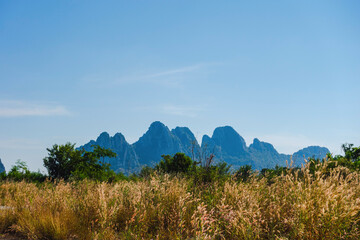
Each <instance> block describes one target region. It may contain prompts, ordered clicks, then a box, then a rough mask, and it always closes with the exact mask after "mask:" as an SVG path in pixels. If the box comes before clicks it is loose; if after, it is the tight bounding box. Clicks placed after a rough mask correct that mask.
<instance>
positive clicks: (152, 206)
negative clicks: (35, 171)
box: [0, 167, 360, 239]
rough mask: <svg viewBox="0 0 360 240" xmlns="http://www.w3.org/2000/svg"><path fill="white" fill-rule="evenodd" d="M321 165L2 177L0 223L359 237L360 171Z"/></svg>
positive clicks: (49, 229) (59, 228) (68, 232)
mask: <svg viewBox="0 0 360 240" xmlns="http://www.w3.org/2000/svg"><path fill="white" fill-rule="evenodd" d="M322 170H323V169H322V168H320V169H319V170H318V171H317V172H316V173H315V175H312V174H310V172H309V170H308V169H307V168H303V169H301V170H299V171H300V172H298V173H295V174H293V173H292V174H290V173H289V174H284V175H282V176H279V177H276V178H275V179H273V182H274V183H272V184H269V182H268V181H267V180H266V178H258V177H257V176H255V175H254V176H252V177H251V180H250V181H249V182H246V183H244V182H237V181H235V180H227V181H226V182H225V183H221V184H220V183H216V182H215V183H212V184H208V185H203V186H199V185H196V187H194V186H195V185H194V184H193V182H192V181H193V180H191V179H190V178H181V177H171V176H168V175H159V176H156V175H155V176H153V177H151V178H149V179H144V180H139V181H121V182H118V183H113V184H109V183H96V182H92V181H81V182H74V183H66V182H58V183H57V184H53V183H50V182H48V183H44V184H41V185H35V184H33V183H26V182H20V183H12V182H3V183H2V184H1V185H0V197H1V199H0V205H1V206H6V208H3V209H0V231H1V232H2V233H4V232H8V231H10V232H14V233H17V234H21V235H22V236H24V237H27V238H29V239H189V238H194V239H359V238H360V231H359V226H360V224H359V219H360V185H359V177H360V176H359V173H357V172H348V171H347V169H345V168H340V167H339V168H336V169H334V170H332V172H331V173H330V175H329V174H323V172H324V171H322ZM289 171H290V170H289ZM299 176H301V177H299ZM344 176H346V177H344Z"/></svg>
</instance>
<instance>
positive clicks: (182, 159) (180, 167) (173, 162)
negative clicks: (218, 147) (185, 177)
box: [156, 153, 195, 174]
mask: <svg viewBox="0 0 360 240" xmlns="http://www.w3.org/2000/svg"><path fill="white" fill-rule="evenodd" d="M161 157H162V158H163V159H161V161H160V163H159V164H158V165H157V166H156V169H157V170H158V171H160V172H164V173H185V174H187V173H189V172H190V171H191V170H193V169H194V167H195V162H194V161H193V160H192V159H191V158H190V157H189V156H186V155H185V154H184V153H176V154H175V155H174V156H173V157H171V156H170V155H162V156H161Z"/></svg>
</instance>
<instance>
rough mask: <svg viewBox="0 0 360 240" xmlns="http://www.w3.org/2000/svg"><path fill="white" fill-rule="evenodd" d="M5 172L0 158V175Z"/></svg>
mask: <svg viewBox="0 0 360 240" xmlns="http://www.w3.org/2000/svg"><path fill="white" fill-rule="evenodd" d="M2 172H5V167H4V164H3V163H2V162H1V158H0V173H2Z"/></svg>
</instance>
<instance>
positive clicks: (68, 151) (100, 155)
mask: <svg viewBox="0 0 360 240" xmlns="http://www.w3.org/2000/svg"><path fill="white" fill-rule="evenodd" d="M47 150H48V152H49V156H48V157H46V158H44V166H45V168H46V169H47V171H48V173H49V177H51V178H53V179H64V180H68V179H71V180H82V179H85V178H88V179H94V180H99V181H114V180H116V179H117V178H118V176H117V175H116V174H115V172H114V171H113V170H111V169H110V165H109V164H107V163H105V162H104V159H105V158H106V157H115V156H116V154H115V153H114V152H112V151H111V150H109V149H104V148H101V147H100V146H94V151H92V152H87V151H85V150H83V149H81V150H78V149H75V144H71V143H67V144H65V145H57V144H55V145H54V146H53V147H52V148H51V149H49V148H48V149H47ZM100 159H101V160H102V162H100ZM119 177H121V176H119Z"/></svg>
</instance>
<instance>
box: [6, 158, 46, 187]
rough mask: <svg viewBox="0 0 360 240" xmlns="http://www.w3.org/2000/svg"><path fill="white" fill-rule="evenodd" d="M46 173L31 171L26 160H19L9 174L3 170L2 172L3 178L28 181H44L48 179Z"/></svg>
mask: <svg viewBox="0 0 360 240" xmlns="http://www.w3.org/2000/svg"><path fill="white" fill-rule="evenodd" d="M46 177H47V176H45V175H44V174H42V173H40V172H31V171H30V170H29V169H28V166H27V164H26V163H25V162H24V161H21V160H17V161H16V165H14V166H12V168H11V170H10V171H9V173H8V174H6V173H5V172H2V173H1V174H0V179H1V180H10V181H16V182H19V181H27V182H37V183H39V182H44V181H45V180H46Z"/></svg>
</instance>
